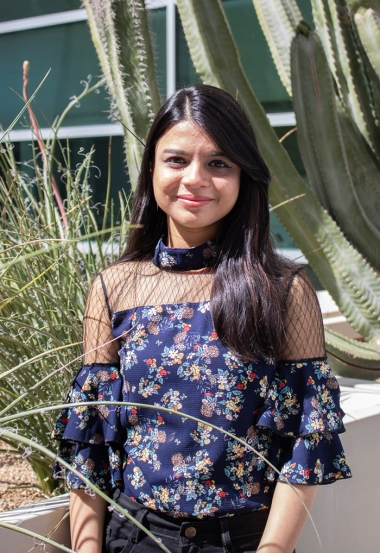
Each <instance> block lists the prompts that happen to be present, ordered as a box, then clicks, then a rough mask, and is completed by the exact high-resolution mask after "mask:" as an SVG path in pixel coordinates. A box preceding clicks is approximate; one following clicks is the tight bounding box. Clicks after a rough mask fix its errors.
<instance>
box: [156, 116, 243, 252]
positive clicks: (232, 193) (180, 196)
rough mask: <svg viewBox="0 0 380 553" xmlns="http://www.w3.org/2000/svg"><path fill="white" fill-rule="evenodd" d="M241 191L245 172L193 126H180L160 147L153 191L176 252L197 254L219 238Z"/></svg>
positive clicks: (169, 238)
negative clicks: (189, 250)
mask: <svg viewBox="0 0 380 553" xmlns="http://www.w3.org/2000/svg"><path fill="white" fill-rule="evenodd" d="M239 188H240V167H238V166H237V165H235V164H234V163H232V161H231V160H230V159H229V158H228V157H226V156H225V155H224V153H223V152H221V151H220V149H219V148H218V146H216V144H215V143H214V142H213V141H212V140H211V138H210V137H209V136H208V135H207V134H206V133H205V131H203V129H201V128H200V127H199V126H198V125H196V124H195V123H193V122H192V121H181V122H180V123H177V124H176V125H174V126H173V127H171V128H170V129H169V130H168V131H167V132H166V133H165V134H164V135H163V136H162V137H161V138H160V140H159V141H158V143H157V147H156V156H155V164H154V170H153V190H154V195H155V198H156V201H157V204H158V205H159V207H160V208H161V209H162V210H163V211H164V212H165V213H166V215H167V218H168V240H167V241H168V243H167V244H166V245H167V246H169V247H172V248H189V247H190V248H192V247H194V246H198V245H199V244H203V243H204V242H206V241H207V240H210V239H211V238H214V237H215V236H216V235H217V234H218V233H219V231H220V227H221V225H222V220H223V218H224V217H225V216H226V215H227V214H228V213H229V212H230V211H231V209H232V208H233V206H234V205H235V202H236V200H237V197H238V194H239Z"/></svg>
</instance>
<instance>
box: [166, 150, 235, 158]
mask: <svg viewBox="0 0 380 553" xmlns="http://www.w3.org/2000/svg"><path fill="white" fill-rule="evenodd" d="M163 153H164V154H175V155H179V156H188V155H189V153H188V152H186V151H185V150H176V149H174V148H166V149H165V150H164V152H163ZM208 157H228V156H226V154H224V153H223V152H210V154H209V155H208Z"/></svg>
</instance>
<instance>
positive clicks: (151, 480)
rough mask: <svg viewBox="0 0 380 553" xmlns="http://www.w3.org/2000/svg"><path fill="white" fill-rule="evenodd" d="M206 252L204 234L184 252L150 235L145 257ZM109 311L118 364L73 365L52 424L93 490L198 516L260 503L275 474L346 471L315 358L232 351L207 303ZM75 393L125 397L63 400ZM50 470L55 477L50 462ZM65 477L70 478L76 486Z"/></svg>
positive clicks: (183, 263) (330, 386) (198, 260)
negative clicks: (247, 357)
mask: <svg viewBox="0 0 380 553" xmlns="http://www.w3.org/2000/svg"><path fill="white" fill-rule="evenodd" d="M217 251H218V246H217V244H216V243H215V242H214V241H211V242H208V243H207V244H205V245H202V246H198V247H196V248H191V249H185V250H179V249H175V250H174V249H169V248H166V247H165V246H164V244H163V243H162V241H160V242H159V244H158V246H157V248H156V252H155V255H154V259H153V262H154V264H155V265H156V266H157V267H159V268H160V269H162V270H164V271H187V270H194V269H201V268H202V267H205V266H207V265H208V263H209V261H210V260H211V259H212V258H213V257H214V256H215V255H217ZM126 265H127V264H126ZM110 315H111V324H112V334H113V336H114V337H115V338H118V340H119V347H120V349H119V359H120V362H119V363H93V364H89V365H83V367H82V368H81V369H80V370H79V372H78V374H77V376H76V377H75V379H74V381H73V383H72V388H71V389H70V391H69V394H68V397H67V403H68V406H67V408H66V409H64V410H63V411H62V412H61V414H60V416H59V418H58V420H57V422H56V425H55V428H54V432H53V436H54V437H55V438H57V439H59V440H61V443H60V450H59V455H60V457H62V458H63V459H65V460H66V461H68V462H69V463H70V464H71V466H72V467H73V468H75V469H77V470H79V472H80V473H81V474H83V475H84V476H85V477H86V478H88V479H89V480H90V481H91V482H93V483H94V484H96V485H97V486H98V487H99V488H100V489H102V490H109V489H112V488H114V487H120V488H121V490H122V491H123V492H124V493H125V494H126V495H127V496H129V497H130V498H132V499H134V500H136V501H138V502H140V503H142V504H143V505H145V506H146V507H148V508H151V509H155V510H158V511H161V512H163V513H167V514H169V515H171V516H174V517H190V518H203V517H211V516H213V517H215V516H217V517H219V516H231V515H234V514H237V513H245V512H250V511H253V510H259V509H267V508H269V507H270V504H271V500H272V496H273V491H274V487H275V484H276V481H277V480H281V481H285V480H287V481H288V482H290V483H292V484H307V485H310V484H328V483H330V482H334V481H335V480H338V479H342V478H348V477H350V476H351V473H350V469H349V467H348V464H347V461H346V457H345V454H344V452H343V450H342V446H341V443H340V439H339V436H338V435H339V433H341V432H343V431H344V426H343V423H342V417H343V412H342V410H341V408H340V405H339V387H338V383H337V380H336V378H335V376H334V375H333V373H332V371H331V369H330V367H329V366H328V364H327V363H326V359H325V358H312V359H306V360H303V359H300V360H297V361H284V362H281V363H274V362H273V361H271V360H268V359H262V360H261V361H258V362H255V363H252V362H248V361H244V360H241V359H239V358H237V357H236V356H234V355H233V354H232V353H231V352H229V351H228V350H227V349H226V348H225V347H224V346H223V345H222V343H221V342H220V340H219V339H218V335H217V333H216V332H215V329H214V326H213V322H212V318H211V314H210V306H209V301H199V302H186V301H185V302H181V303H172V304H163V305H141V306H137V307H133V308H131V309H126V310H122V311H120V312H112V313H111V314H110ZM82 401H99V402H101V401H111V402H112V401H117V402H123V401H124V402H129V404H128V405H123V406H120V405H109V404H108V405H102V404H100V405H99V406H79V407H70V405H69V404H70V403H78V402H82ZM144 405H151V406H153V407H152V408H148V407H144ZM167 409H171V410H173V411H174V413H171V412H169V411H167ZM177 412H178V413H180V415H177V414H176V413H177ZM191 417H194V418H191ZM195 419H200V420H195ZM217 427H219V428H220V429H222V430H223V431H224V433H223V432H221V431H220V430H218V428H217ZM235 438H240V440H239V441H237V440H236V439H235ZM252 448H253V449H252ZM273 467H274V468H273ZM275 469H277V471H279V473H280V474H279V475H278V474H277V472H276V470H275ZM54 470H55V474H56V477H58V478H59V477H60V476H61V477H62V475H63V472H64V471H63V470H62V467H61V466H60V465H59V463H58V462H57V463H56V465H55V469H54ZM65 476H66V478H67V482H68V485H69V487H70V488H72V489H78V488H85V484H84V483H83V482H82V480H81V479H80V478H79V477H77V476H76V475H74V474H73V473H71V472H68V473H67V474H66V475H65Z"/></svg>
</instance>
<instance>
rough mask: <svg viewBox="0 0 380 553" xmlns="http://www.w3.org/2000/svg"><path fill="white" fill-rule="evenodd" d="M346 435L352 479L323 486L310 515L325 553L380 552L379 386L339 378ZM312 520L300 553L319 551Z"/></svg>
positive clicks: (300, 544) (304, 536)
mask: <svg viewBox="0 0 380 553" xmlns="http://www.w3.org/2000/svg"><path fill="white" fill-rule="evenodd" d="M339 382H340V386H341V391H342V398H341V399H342V407H343V410H344V411H345V413H346V417H345V419H344V423H345V426H346V429H347V431H346V432H345V433H344V434H341V439H342V442H343V446H344V448H345V450H346V454H347V457H348V461H349V463H350V466H351V469H352V473H353V478H352V479H350V480H342V481H338V482H336V483H335V484H330V485H326V486H320V487H319V490H318V494H317V498H316V501H315V504H314V506H313V509H312V512H311V514H312V517H313V520H314V522H315V524H316V526H317V529H318V533H319V536H320V538H321V541H322V544H323V553H379V552H380V532H379V531H380V478H379V475H378V470H379V467H380V384H376V383H370V382H367V381H365V380H354V379H350V378H340V379H339ZM319 552H321V548H320V546H319V544H318V540H317V538H316V535H315V532H314V530H313V528H312V525H311V523H310V522H308V523H307V524H306V527H305V529H304V531H303V533H302V536H301V538H300V541H299V543H298V546H297V553H319Z"/></svg>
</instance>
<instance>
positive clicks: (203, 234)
mask: <svg viewBox="0 0 380 553" xmlns="http://www.w3.org/2000/svg"><path fill="white" fill-rule="evenodd" d="M218 230H219V225H218V224H217V223H215V224H213V225H210V226H208V227H202V228H194V229H192V228H185V227H182V226H180V225H177V224H176V223H174V222H173V221H172V220H168V236H167V239H166V242H167V244H166V246H167V247H168V248H195V247H196V246H200V245H201V244H204V243H205V242H207V241H208V240H212V239H213V238H215V236H217V235H218Z"/></svg>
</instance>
